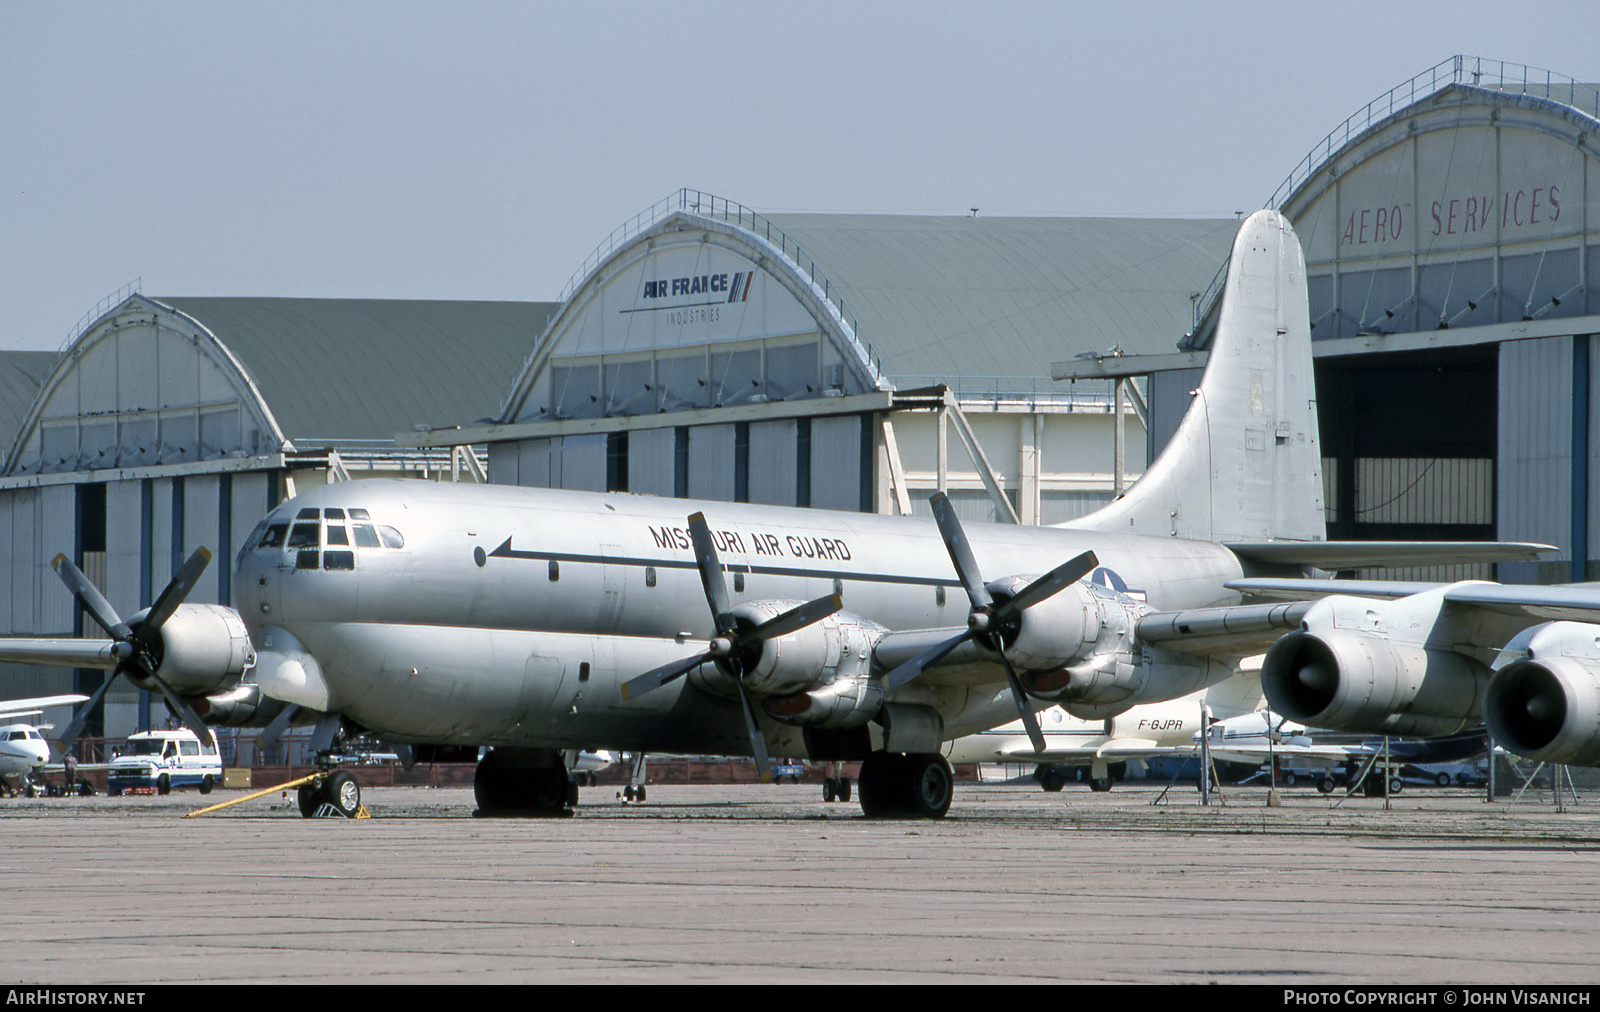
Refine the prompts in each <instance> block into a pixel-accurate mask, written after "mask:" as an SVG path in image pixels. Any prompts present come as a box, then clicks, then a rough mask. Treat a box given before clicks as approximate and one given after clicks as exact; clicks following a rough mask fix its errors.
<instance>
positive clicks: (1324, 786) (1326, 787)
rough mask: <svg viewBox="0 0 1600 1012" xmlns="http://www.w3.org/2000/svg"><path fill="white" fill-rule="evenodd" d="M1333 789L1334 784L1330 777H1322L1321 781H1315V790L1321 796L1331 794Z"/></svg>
mask: <svg viewBox="0 0 1600 1012" xmlns="http://www.w3.org/2000/svg"><path fill="white" fill-rule="evenodd" d="M1333 788H1334V782H1333V778H1332V777H1323V778H1322V779H1321V780H1318V781H1317V790H1319V791H1321V792H1322V793H1323V794H1332V793H1333Z"/></svg>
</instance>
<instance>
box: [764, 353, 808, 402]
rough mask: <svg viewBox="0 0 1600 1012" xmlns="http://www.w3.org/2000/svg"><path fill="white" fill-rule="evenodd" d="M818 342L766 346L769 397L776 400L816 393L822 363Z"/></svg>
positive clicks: (791, 398)
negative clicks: (818, 354) (818, 353)
mask: <svg viewBox="0 0 1600 1012" xmlns="http://www.w3.org/2000/svg"><path fill="white" fill-rule="evenodd" d="M817 348H818V345H817V344H816V342H808V343H806V344H790V345H783V346H779V347H772V346H771V345H768V347H767V374H766V385H767V390H766V393H767V397H768V398H770V399H771V400H775V401H786V400H794V399H796V398H800V397H810V396H814V395H815V394H816V393H817V387H818V383H819V382H820V381H819V379H818V377H819V375H820V373H819V370H820V368H821V365H820V360H819V359H818V356H817Z"/></svg>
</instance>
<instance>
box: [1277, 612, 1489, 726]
mask: <svg viewBox="0 0 1600 1012" xmlns="http://www.w3.org/2000/svg"><path fill="white" fill-rule="evenodd" d="M1488 677H1489V671H1488V668H1487V667H1486V666H1485V665H1483V664H1481V663H1479V662H1478V661H1475V660H1473V659H1472V658H1470V657H1465V656H1463V655H1461V654H1458V653H1456V652H1454V651H1452V650H1446V649H1443V648H1439V647H1430V646H1426V645H1422V644H1411V643H1403V642H1395V641H1394V640H1392V639H1388V638H1385V637H1383V636H1378V635H1373V634H1370V633H1363V632H1355V631H1350V630H1344V629H1328V630H1323V631H1318V632H1295V633H1290V634H1289V635H1287V636H1284V637H1283V638H1281V639H1279V640H1278V641H1277V642H1276V643H1274V644H1273V645H1272V648H1271V649H1269V650H1268V651H1267V655H1266V659H1265V660H1264V661H1263V662H1262V665H1261V690H1262V692H1264V693H1265V694H1266V697H1267V700H1268V701H1269V702H1270V703H1271V704H1272V709H1273V710H1275V711H1276V712H1278V713H1280V714H1283V715H1284V716H1286V717H1288V718H1290V719H1291V720H1295V721H1299V722H1300V723H1302V724H1306V725H1309V726H1311V727H1325V728H1328V729H1330V730H1334V731H1352V732H1356V733H1360V734H1404V735H1422V736H1436V735H1445V734H1454V733H1456V732H1457V731H1462V730H1465V729H1466V728H1469V727H1471V726H1473V725H1474V724H1476V723H1477V722H1478V713H1479V709H1478V700H1479V699H1480V698H1481V696H1482V690H1483V685H1484V683H1485V682H1486V681H1487V680H1488Z"/></svg>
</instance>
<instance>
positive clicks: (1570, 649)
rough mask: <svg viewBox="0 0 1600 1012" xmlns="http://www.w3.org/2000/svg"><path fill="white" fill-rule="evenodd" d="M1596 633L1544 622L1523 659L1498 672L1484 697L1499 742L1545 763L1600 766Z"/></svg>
mask: <svg viewBox="0 0 1600 1012" xmlns="http://www.w3.org/2000/svg"><path fill="white" fill-rule="evenodd" d="M1595 632H1596V630H1595V627H1594V626H1592V625H1587V624H1583V623H1577V622H1552V623H1549V624H1547V625H1545V626H1541V627H1539V628H1538V629H1537V630H1534V631H1533V634H1532V637H1531V639H1530V640H1529V642H1528V644H1527V649H1526V652H1525V655H1524V656H1523V657H1521V658H1518V659H1516V660H1513V661H1511V662H1510V663H1508V664H1505V665H1503V666H1501V667H1500V668H1498V669H1497V670H1496V671H1495V673H1494V675H1493V676H1491V677H1490V679H1489V687H1488V689H1487V690H1486V691H1485V693H1484V701H1483V718H1484V722H1485V723H1486V724H1488V725H1489V733H1490V734H1491V735H1493V736H1494V739H1495V741H1497V742H1499V743H1500V744H1501V745H1504V746H1505V747H1506V748H1507V749H1509V750H1511V751H1512V752H1515V753H1517V754H1518V755H1523V756H1527V757H1528V758H1530V759H1537V760H1539V761H1540V762H1552V763H1565V764H1567V765H1572V766H1600V656H1595V655H1596V654H1600V646H1597V644H1596V642H1595ZM1585 654H1587V655H1589V656H1583V655H1585ZM1574 655H1576V656H1574Z"/></svg>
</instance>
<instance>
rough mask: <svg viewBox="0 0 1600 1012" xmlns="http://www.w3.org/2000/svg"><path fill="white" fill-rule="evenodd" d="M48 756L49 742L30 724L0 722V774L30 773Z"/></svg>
mask: <svg viewBox="0 0 1600 1012" xmlns="http://www.w3.org/2000/svg"><path fill="white" fill-rule="evenodd" d="M49 758H50V744H49V743H48V742H46V741H45V740H44V736H43V735H41V734H40V733H39V731H38V729H37V728H35V727H34V726H33V725H32V724H20V723H19V724H0V776H6V777H14V776H21V775H23V774H26V773H30V772H32V771H33V770H36V769H38V768H39V767H41V766H43V765H44V764H45V762H46V761H47V760H48V759H49Z"/></svg>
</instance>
